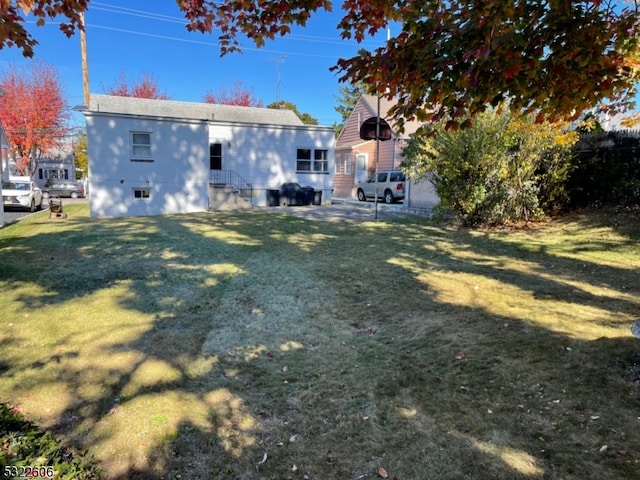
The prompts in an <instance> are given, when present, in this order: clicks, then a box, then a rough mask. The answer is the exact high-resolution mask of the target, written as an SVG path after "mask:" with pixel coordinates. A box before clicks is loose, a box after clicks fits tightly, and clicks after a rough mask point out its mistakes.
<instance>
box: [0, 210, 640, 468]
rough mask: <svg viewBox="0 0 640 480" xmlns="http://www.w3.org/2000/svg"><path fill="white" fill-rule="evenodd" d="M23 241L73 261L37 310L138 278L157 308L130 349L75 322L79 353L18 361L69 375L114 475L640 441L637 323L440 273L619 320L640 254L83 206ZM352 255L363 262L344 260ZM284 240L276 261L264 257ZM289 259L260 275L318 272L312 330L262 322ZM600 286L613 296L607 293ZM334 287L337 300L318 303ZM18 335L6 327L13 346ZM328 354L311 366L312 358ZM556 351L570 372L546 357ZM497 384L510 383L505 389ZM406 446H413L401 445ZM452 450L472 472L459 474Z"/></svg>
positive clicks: (614, 460) (2, 249)
mask: <svg viewBox="0 0 640 480" xmlns="http://www.w3.org/2000/svg"><path fill="white" fill-rule="evenodd" d="M256 232H259V234H256ZM636 240H637V237H630V239H629V241H630V242H633V241H636ZM385 241H386V242H394V244H395V245H396V248H395V249H394V251H393V252H392V253H390V252H389V251H388V250H386V249H382V248H380V242H385ZM15 242H16V239H15V238H5V239H3V240H0V259H1V260H2V261H1V262H0V265H2V266H1V267H0V269H2V273H3V279H4V280H3V281H4V284H5V285H6V286H7V287H8V288H9V289H11V288H18V287H19V285H21V284H23V283H24V282H31V281H33V276H32V275H33V272H34V270H35V269H34V268H27V269H22V270H21V269H20V268H18V266H17V262H16V261H7V262H5V261H4V260H5V259H9V253H8V252H11V255H13V254H14V253H13V252H14V251H15V250H14V249H15V248H16V247H14V246H13V245H14V244H15ZM616 245H618V244H617V243H615V242H612V243H611V245H606V246H604V245H601V246H600V248H605V247H606V248H610V247H615V246H616ZM585 246H586V245H585ZM45 248H47V250H43V249H45ZM17 250H18V251H19V252H20V255H21V258H22V261H24V262H25V263H26V264H28V265H30V264H32V263H33V262H34V261H35V260H36V259H39V258H43V257H44V258H46V257H47V256H50V258H54V259H55V258H58V259H60V258H64V262H61V263H59V264H56V268H47V269H43V272H42V275H41V276H40V278H39V282H38V283H39V285H40V287H41V290H40V291H38V292H37V293H36V294H32V295H28V294H24V295H21V296H19V297H17V298H16V301H18V302H20V304H21V306H22V310H23V311H25V312H29V311H33V312H35V311H38V310H40V309H46V308H50V307H51V306H54V307H55V306H63V305H65V304H67V303H69V302H72V301H75V300H77V299H78V298H79V297H81V298H82V297H87V298H89V297H91V296H94V295H97V294H101V293H103V292H105V291H108V290H109V289H117V288H120V289H122V287H123V285H125V286H126V290H127V291H128V293H129V294H128V295H119V296H118V297H117V305H118V308H119V312H122V314H123V315H124V312H128V311H130V312H136V313H137V314H144V315H146V316H148V317H149V318H150V320H149V322H148V323H147V324H145V325H135V324H130V325H129V324H127V322H126V319H124V320H123V323H122V324H121V325H123V326H127V325H129V326H128V328H132V329H133V330H134V331H135V332H138V333H136V334H135V335H132V336H130V337H123V338H120V337H116V338H114V339H113V340H112V341H105V343H104V344H102V345H101V347H100V349H98V350H96V351H95V352H94V353H95V355H96V358H100V359H102V358H104V359H107V358H110V359H112V360H113V363H110V362H106V363H105V364H96V363H95V362H91V361H89V360H87V359H86V355H87V351H85V350H83V349H82V347H81V345H79V344H78V340H77V335H80V334H86V333H87V332H80V331H78V332H75V333H73V334H69V335H67V336H62V337H60V338H58V339H56V342H57V345H59V346H60V350H54V351H52V352H51V353H49V354H44V355H40V356H39V357H37V359H36V360H35V361H31V362H25V363H18V362H11V361H9V360H6V359H3V360H2V370H3V373H6V374H7V375H9V376H12V377H13V378H27V377H31V376H32V375H33V376H34V377H35V379H34V382H35V381H42V375H40V376H38V375H37V374H33V373H32V372H38V371H43V370H46V371H47V372H49V373H51V372H55V374H54V375H53V376H52V377H51V378H50V379H49V381H50V382H51V384H52V386H53V385H54V384H59V383H63V384H64V385H65V388H66V389H67V390H69V391H70V392H72V394H71V398H72V399H71V400H70V401H69V403H68V405H67V406H66V408H64V410H63V411H61V412H60V413H59V414H57V415H56V419H55V423H54V424H53V425H51V427H52V429H53V430H54V432H55V433H57V434H59V435H62V436H64V437H65V438H67V439H69V440H70V441H72V442H73V443H77V444H78V445H82V446H84V447H89V448H91V449H92V450H97V451H99V452H100V453H101V460H102V461H103V463H104V464H105V465H107V466H108V478H114V479H123V480H124V479H125V478H127V479H156V478H157V479H160V478H189V479H198V478H203V479H204V478H213V479H215V478H301V477H302V476H303V475H305V474H308V475H310V476H311V477H312V478H354V477H358V476H359V475H365V474H366V475H374V474H375V472H376V470H377V466H379V465H380V463H381V462H382V463H384V464H385V465H388V468H387V470H389V471H390V472H398V473H397V474H398V476H399V478H464V477H468V478H523V479H524V478H527V479H531V478H566V477H567V476H568V475H576V478H578V477H580V476H582V478H586V477H584V475H587V476H588V475H589V473H591V472H588V471H584V470H583V469H582V467H581V466H579V465H574V463H575V462H576V458H577V457H576V456H570V455H568V454H567V449H566V443H567V441H570V442H573V448H574V449H575V450H576V451H579V452H582V451H590V452H593V451H594V450H595V451H597V450H598V449H599V448H600V447H601V446H602V444H603V442H605V441H607V442H609V443H611V444H612V445H616V447H615V448H617V449H622V448H624V449H627V450H629V451H631V450H632V449H635V448H637V447H638V446H639V445H640V443H639V440H638V437H637V435H635V434H631V433H630V432H629V431H628V425H629V422H630V421H632V420H633V419H635V418H636V417H637V412H635V406H636V405H637V400H638V395H639V393H638V388H637V372H636V370H634V365H637V364H638V363H639V362H640V359H639V356H638V353H637V351H638V350H637V344H636V342H635V340H634V339H632V338H629V337H619V338H606V337H602V338H599V339H595V340H594V339H591V338H582V337H580V336H579V335H576V334H571V333H569V332H565V331H562V329H559V330H556V331H553V330H550V329H548V328H545V327H543V326H542V325H541V324H540V323H536V322H535V321H531V320H530V319H529V318H527V316H526V315H522V314H521V313H520V315H519V316H518V315H513V316H511V315H507V314H506V313H504V310H498V309H493V308H492V307H491V306H488V305H486V304H483V303H482V302H477V303H474V302H472V301H469V302H466V301H465V300H464V299H465V298H470V299H472V296H468V295H469V292H473V285H468V284H461V285H458V286H456V287H452V288H451V290H450V291H447V292H444V291H442V290H438V286H437V285H436V284H434V283H430V282H429V275H433V276H436V275H439V274H447V275H450V274H454V275H461V276H462V275H464V276H468V277H469V278H473V277H478V278H480V277H482V278H485V279H492V280H493V281H495V282H496V285H503V286H505V287H504V288H506V287H510V288H513V289H514V291H518V292H520V294H522V295H530V296H531V299H532V302H533V301H535V302H537V303H536V307H539V306H544V305H545V302H553V303H554V304H555V302H558V301H559V302H564V303H568V304H576V305H584V304H593V305H594V306H597V309H598V310H599V311H601V312H602V313H601V314H600V316H599V317H598V315H599V314H595V317H598V318H595V317H594V318H595V319H594V318H592V319H589V320H588V321H589V322H597V321H600V322H602V324H603V325H605V326H607V327H610V328H617V327H618V326H619V325H620V323H621V322H624V321H626V318H627V317H628V316H629V315H632V314H633V313H634V312H635V311H637V308H638V298H639V297H640V290H639V289H638V287H637V282H636V280H637V279H636V277H635V275H634V273H633V271H632V270H629V269H625V268H623V267H617V266H613V265H611V264H599V263H596V262H590V263H587V262H583V263H584V265H585V266H584V267H583V266H581V265H578V266H577V265H576V261H575V259H572V258H568V257H563V256H559V255H558V254H557V252H555V251H551V250H550V249H548V248H545V245H544V244H543V243H541V245H540V247H539V248H535V249H532V248H531V247H530V246H522V245H520V244H518V243H514V242H512V241H511V240H510V239H509V238H508V237H506V236H504V237H501V236H500V235H479V234H478V233H474V232H465V231H459V232H448V231H445V230H442V229H439V228H435V227H433V226H431V225H429V224H421V223H416V222H413V223H407V222H404V221H402V222H393V221H389V222H380V223H376V224H374V223H371V224H364V225H358V224H352V223H342V224H333V225H329V224H326V223H324V222H311V221H307V220H303V219H299V218H292V217H283V216H281V215H275V216H274V215H271V214H266V213H264V212H244V213H242V214H230V213H223V214H221V213H216V214H210V213H208V214H195V215H188V216H166V217H151V218H145V219H139V220H135V219H127V220H115V221H106V220H100V221H93V220H92V221H87V220H86V219H78V220H72V221H70V222H68V224H67V225H66V226H65V230H64V231H61V232H57V233H51V234H44V235H38V237H24V238H22V239H20V247H18V249H17ZM43 251H46V254H43ZM265 252H266V253H265ZM342 252H348V254H349V258H348V261H343V262H341V261H340V254H341V253H342ZM574 253H575V252H574ZM265 254H268V255H270V256H271V257H272V258H273V265H272V266H271V267H269V265H268V264H267V263H264V262H262V263H261V262H252V261H251V260H252V259H255V258H256V256H262V255H265ZM514 259H517V262H515V266H514ZM278 262H280V263H284V264H285V265H286V267H287V268H289V267H290V266H295V269H294V270H290V272H291V271H292V272H293V273H292V275H299V276H300V277H299V278H300V279H299V280H298V279H297V278H296V279H293V280H291V279H288V278H281V283H279V284H277V285H262V287H263V288H265V289H266V288H267V286H268V287H270V290H269V291H268V293H269V294H272V295H277V294H278V292H279V291H280V290H279V289H291V288H292V286H291V285H295V282H297V281H299V285H300V286H304V290H303V291H302V290H301V291H297V292H296V291H294V292H288V293H287V295H289V296H291V297H292V298H294V299H295V300H294V301H295V302H296V305H297V306H298V307H299V309H300V311H301V312H302V313H300V316H301V318H302V319H303V320H304V321H305V322H306V323H305V325H304V329H303V330H304V331H297V330H296V331H294V330H293V329H292V330H291V331H290V332H288V333H287V334H286V335H285V334H283V333H282V332H281V330H278V328H283V327H279V326H278V325H277V322H278V319H277V318H275V319H274V318H270V319H264V318H263V317H261V315H263V316H264V314H265V312H267V313H268V315H267V316H269V315H271V316H272V317H277V313H276V310H275V309H274V310H273V312H274V313H269V312H271V311H270V310H268V309H267V308H266V307H265V305H264V304H263V303H261V302H264V298H262V297H259V296H257V295H258V293H257V289H255V288H254V287H253V284H252V282H254V281H263V282H272V281H273V280H274V279H276V278H277V272H276V273H271V274H269V273H268V272H267V273H266V272H265V271H262V270H261V268H263V267H264V268H273V269H277V268H278V267H277V263H278ZM285 270H286V269H285ZM73 272H75V273H76V275H75V277H70V274H71V273H73ZM303 275H306V276H307V277H308V280H305V281H303V279H302V276H303ZM61 279H64V281H61ZM70 279H71V280H70ZM239 279H242V281H244V282H246V283H244V284H243V283H241V282H240V280H239ZM233 282H240V283H237V284H235V283H233ZM242 285H246V288H245V289H244V290H242V289H239V288H238V286H242ZM314 285H315V286H316V287H317V288H316V289H315V290H314V289H313V288H309V287H311V286H314ZM347 286H348V287H349V288H346V287H347ZM227 287H233V288H232V289H230V290H229V291H230V292H231V293H227ZM596 287H597V288H603V289H606V290H607V292H610V294H609V295H608V296H603V295H599V294H595V293H593V291H592V288H596ZM454 294H464V295H463V300H456V297H455V296H451V295H454ZM225 295H233V298H228V297H225ZM318 295H330V296H331V302H329V301H327V302H326V304H316V303H313V302H312V301H311V300H312V298H313V297H315V296H318ZM447 295H449V296H447ZM225 301H227V302H233V303H232V304H231V306H230V304H225ZM47 305H48V306H49V307H47ZM354 307H355V308H354ZM507 311H508V309H507ZM221 312H222V313H221ZM344 312H350V315H349V316H348V317H346V316H345V314H344ZM398 312H402V314H401V315H398ZM605 313H607V314H608V316H609V317H610V318H607V315H605ZM223 314H233V315H234V316H233V318H229V319H225V318H222V315H223ZM550 314H556V313H554V312H551V313H550ZM254 317H255V318H258V319H263V324H264V325H266V326H265V327H264V334H263V336H262V337H261V338H260V341H256V339H255V338H256V337H255V336H252V335H251V334H249V333H247V334H246V336H244V337H243V332H242V325H237V330H238V331H237V332H236V334H237V337H230V338H231V339H230V340H229V342H227V343H224V344H221V343H220V344H216V348H218V349H217V350H216V349H210V350H206V349H205V350H203V348H204V345H205V343H206V342H207V339H208V338H209V336H210V335H212V334H213V335H223V334H226V330H224V328H226V326H225V324H224V322H225V321H229V322H230V323H231V324H233V323H234V322H235V321H238V320H239V319H241V320H243V321H247V322H248V320H249V319H254V320H255V318H254ZM409 317H411V318H413V317H415V318H418V319H419V320H420V321H417V320H416V319H415V318H414V319H413V320H411V321H409ZM247 324H248V325H249V326H250V327H252V328H253V327H254V324H250V323H247ZM257 324H258V323H257V320H256V323H255V325H257ZM452 326H453V328H452ZM223 327H224V328H223ZM88 328H90V325H88ZM123 328H124V327H123ZM138 329H139V330H138ZM100 335H104V332H102V333H101V331H97V333H96V336H97V337H99V336H100ZM283 339H288V340H289V341H290V342H297V344H299V345H300V346H299V347H296V348H291V346H290V344H288V343H287V342H283V341H282V340H283ZM496 339H500V341H496ZM22 340H24V339H22ZM20 341H21V339H19V338H13V337H5V338H3V339H2V342H3V346H5V345H6V346H7V347H11V345H12V344H15V342H20ZM93 341H95V339H94V340H93ZM221 345H223V346H224V347H225V348H221ZM232 347H234V348H232ZM309 359H312V363H315V369H314V371H313V373H310V372H309V371H305V372H303V373H297V372H296V365H298V364H302V363H303V362H309V361H310V360H309ZM343 359H348V360H349V361H350V362H349V363H348V364H345V363H344V362H343ZM542 359H544V362H543V361H542ZM80 360H82V361H83V362H81V361H80ZM538 362H539V364H540V365H548V364H549V362H551V363H553V364H554V365H555V368H554V369H553V370H544V369H538V368H536V365H537V364H538ZM276 375H281V380H280V381H279V382H278V383H277V384H276V383H275V382H273V379H274V378H277V376H276ZM362 378H367V379H369V381H367V382H363V381H362ZM96 381H98V382H99V385H96V386H95V388H90V385H92V384H95V383H96ZM493 382H495V384H496V385H499V386H500V387H499V388H496V389H492V388H491V385H492V383H493ZM24 389H25V390H26V391H28V390H29V389H28V388H27V386H26V385H25V387H24ZM425 390H426V392H425ZM585 399H586V400H585ZM556 400H559V402H558V403H556ZM145 405H152V406H153V412H149V411H147V410H145V409H144V407H145ZM176 405H180V407H179V408H177V407H176ZM320 405H322V409H320V408H318V410H319V411H318V412H314V411H313V409H314V408H315V407H319V406H320ZM559 405H560V406H562V408H558V406H559ZM565 405H569V406H568V407H565ZM514 410H515V411H517V412H519V414H518V415H519V416H518V418H519V423H518V424H513V423H506V422H507V421H506V420H504V419H503V418H502V417H503V415H501V413H504V417H505V418H507V419H512V418H513V411H514ZM328 411H331V412H333V413H332V414H331V415H330V416H329V415H328V413H327V412H328ZM609 411H611V412H616V413H617V414H618V415H619V416H618V417H616V418H612V417H610V416H608V415H607V412H609ZM595 417H598V418H597V419H594V418H595ZM364 418H366V420H365V419H364ZM509 421H510V420H509ZM402 422H405V425H406V428H405V429H399V428H398V426H399V425H402ZM565 424H566V425H571V426H572V428H574V427H576V425H577V426H581V427H580V428H582V429H583V430H584V432H585V433H584V435H583V436H581V437H579V438H570V439H567V438H566V437H565V436H564V427H563V425H565ZM571 431H574V430H571ZM115 436H120V437H121V438H120V440H119V442H118V445H123V443H124V442H123V440H122V439H123V438H125V437H127V436H128V439H129V442H128V449H127V451H109V450H108V448H109V447H108V446H109V445H110V442H111V441H112V440H113V438H114V437H115ZM372 438H373V439H375V441H376V442H377V443H378V444H379V446H378V447H375V446H374V445H373V444H372V442H371V440H370V439H372ZM432 438H436V439H437V440H435V441H432V440H431V439H432ZM291 439H295V440H294V441H291ZM149 441H152V442H153V443H152V444H149V443H145V442H149ZM433 442H435V443H433ZM346 445H361V446H362V447H361V448H359V449H351V448H350V447H347V446H346ZM612 448H614V447H612ZM509 449H511V450H509ZM355 450H358V451H355ZM386 450H389V451H400V450H406V451H407V452H406V454H404V455H403V456H402V457H401V458H398V459H395V458H389V457H387V456H386ZM513 451H515V452H517V454H514V453H513ZM265 453H266V454H267V457H266V459H265V456H264V455H265ZM109 455H111V457H112V458H108V456H109ZM443 457H448V458H449V459H450V460H451V462H452V465H454V468H455V469H454V470H453V472H455V473H451V472H447V471H445V469H444V466H445V464H446V462H443V461H442V458H443ZM516 457H518V458H516ZM523 458H524V460H523ZM409 460H412V461H409ZM601 461H602V463H603V464H604V465H605V468H608V469H611V470H612V471H615V472H617V473H619V474H620V475H621V476H624V475H627V474H632V468H633V464H632V462H631V459H630V458H629V457H624V456H621V455H617V454H609V453H607V454H606V455H604V456H603V459H602V460H601ZM527 462H528V463H527ZM429 465H430V467H428V468H427V470H425V468H426V466H429ZM294 466H295V469H294ZM479 467H482V469H484V471H483V472H482V473H479V471H478V470H479ZM425 472H426V473H425ZM394 474H395V473H394ZM627 478H628V477H627Z"/></svg>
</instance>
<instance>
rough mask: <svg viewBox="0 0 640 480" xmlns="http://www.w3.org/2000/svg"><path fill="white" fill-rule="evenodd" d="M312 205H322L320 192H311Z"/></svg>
mask: <svg viewBox="0 0 640 480" xmlns="http://www.w3.org/2000/svg"><path fill="white" fill-rule="evenodd" d="M313 204H314V205H322V190H316V191H314V192H313Z"/></svg>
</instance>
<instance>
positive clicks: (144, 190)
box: [133, 187, 150, 198]
mask: <svg viewBox="0 0 640 480" xmlns="http://www.w3.org/2000/svg"><path fill="white" fill-rule="evenodd" d="M149 194H150V189H149V188H148V187H141V188H134V189H133V198H149Z"/></svg>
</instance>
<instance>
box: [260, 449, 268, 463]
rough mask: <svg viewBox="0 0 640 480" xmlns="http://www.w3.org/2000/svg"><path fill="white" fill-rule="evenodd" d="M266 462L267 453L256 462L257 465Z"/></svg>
mask: <svg viewBox="0 0 640 480" xmlns="http://www.w3.org/2000/svg"><path fill="white" fill-rule="evenodd" d="M266 461H267V452H264V455H263V456H262V460H260V461H259V462H258V465H262V464H263V463H265V462H266Z"/></svg>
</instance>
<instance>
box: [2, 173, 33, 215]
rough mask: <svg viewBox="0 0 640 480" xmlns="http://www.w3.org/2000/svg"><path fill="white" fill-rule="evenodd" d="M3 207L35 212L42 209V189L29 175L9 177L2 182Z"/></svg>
mask: <svg viewBox="0 0 640 480" xmlns="http://www.w3.org/2000/svg"><path fill="white" fill-rule="evenodd" d="M2 204H3V205H4V208H5V209H6V208H20V209H27V210H31V211H32V212H35V211H36V210H41V209H42V190H40V189H39V188H38V186H37V185H36V183H35V182H33V181H31V178H29V177H10V179H9V181H8V182H6V181H5V182H2Z"/></svg>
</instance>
